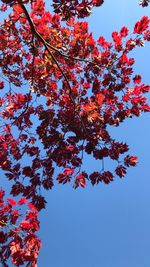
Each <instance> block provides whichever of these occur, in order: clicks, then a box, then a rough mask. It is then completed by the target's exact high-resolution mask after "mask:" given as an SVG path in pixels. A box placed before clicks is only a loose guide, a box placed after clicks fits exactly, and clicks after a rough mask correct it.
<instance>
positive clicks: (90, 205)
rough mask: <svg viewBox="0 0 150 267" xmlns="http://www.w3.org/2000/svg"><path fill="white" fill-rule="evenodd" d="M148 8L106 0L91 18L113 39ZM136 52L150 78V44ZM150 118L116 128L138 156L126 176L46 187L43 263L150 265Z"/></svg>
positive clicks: (96, 29) (98, 31) (140, 69)
mask: <svg viewBox="0 0 150 267" xmlns="http://www.w3.org/2000/svg"><path fill="white" fill-rule="evenodd" d="M149 14H150V7H149V8H146V9H143V8H141V7H139V6H138V0H132V1H131V0H126V1H123V0H122V1H118V0H113V1H112V0H105V3H104V5H103V6H102V7H101V8H97V9H94V11H93V14H92V16H91V17H90V18H89V19H88V21H89V27H90V30H91V31H92V32H93V34H94V36H95V37H96V38H97V37H98V36H100V35H104V36H105V37H106V38H107V39H108V40H111V39H110V38H111V32H112V31H114V30H119V29H120V28H121V27H122V26H127V27H129V29H131V30H132V29H133V26H134V23H135V22H136V21H137V20H139V19H140V18H141V17H142V16H143V15H149ZM134 55H135V58H136V65H135V71H136V73H139V74H142V76H143V82H145V83H150V75H149V62H150V44H149V45H148V44H147V45H146V47H144V48H143V49H142V48H141V49H138V50H137V52H136V53H135V54H134ZM149 120H150V115H149V114H144V115H142V116H141V117H140V118H137V119H136V118H135V119H132V120H127V121H126V122H125V123H123V124H122V125H121V126H120V127H119V128H115V129H114V130H113V131H112V134H113V136H114V137H116V138H118V139H119V140H122V141H126V142H127V143H128V144H129V146H130V152H131V154H136V155H138V157H139V161H140V162H139V165H138V166H137V167H136V168H131V169H130V170H129V171H128V174H127V175H126V178H124V179H116V180H115V181H114V182H113V183H111V184H109V185H104V184H99V185H98V186H96V187H92V186H89V187H87V188H86V189H82V188H81V189H77V190H73V189H72V187H71V185H65V186H61V185H60V186H56V187H55V188H54V189H53V190H52V191H50V192H47V194H46V195H47V200H48V204H47V209H46V210H45V211H42V213H41V215H40V218H41V230H40V237H41V238H42V242H43V249H42V250H41V254H40V257H39V263H38V266H39V267H43V266H53V267H149V266H150V253H149V250H150V204H149V203H150V175H149V173H150V142H149V130H150V126H149ZM95 164H97V162H95ZM95 166H96V165H95ZM85 168H88V169H90V168H94V165H93V162H92V163H91V162H90V161H89V160H88V159H87V160H86V163H85Z"/></svg>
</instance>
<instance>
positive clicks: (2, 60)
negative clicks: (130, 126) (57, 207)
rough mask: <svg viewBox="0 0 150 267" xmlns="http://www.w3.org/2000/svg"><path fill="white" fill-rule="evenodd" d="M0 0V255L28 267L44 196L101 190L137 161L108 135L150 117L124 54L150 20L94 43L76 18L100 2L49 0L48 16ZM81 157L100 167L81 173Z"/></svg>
mask: <svg viewBox="0 0 150 267" xmlns="http://www.w3.org/2000/svg"><path fill="white" fill-rule="evenodd" d="M1 2H2V3H1V8H0V10H1V12H2V14H3V15H4V20H3V22H2V23H1V28H0V37H1V44H0V66H1V76H0V90H1V95H0V116H1V120H0V122H1V125H0V129H1V130H0V167H1V170H2V171H3V175H4V176H5V177H6V178H7V179H8V180H9V181H11V184H12V187H11V192H10V194H11V195H12V197H11V198H8V199H6V200H4V195H5V192H4V190H3V188H2V189H1V191H0V227H1V231H0V240H1V241H0V242H1V244H2V246H1V249H0V258H1V262H2V264H3V266H9V265H8V261H9V260H10V258H11V260H12V263H13V264H14V265H15V266H21V265H23V264H24V263H25V264H26V266H36V262H37V257H38V253H39V249H40V247H41V241H40V240H39V238H38V237H37V235H36V231H38V229H39V221H38V211H40V210H41V209H43V208H45V206H46V200H45V197H44V190H50V189H52V188H53V186H54V185H55V186H56V185H57V184H58V183H60V184H66V183H69V182H70V183H71V184H72V186H73V188H75V189H76V188H78V187H80V186H81V187H86V186H87V185H88V184H89V183H91V184H92V185H96V184H99V183H101V182H103V183H105V184H109V183H110V182H112V181H113V180H114V179H115V177H120V178H122V177H124V176H125V175H126V173H127V169H128V167H131V166H136V164H137V162H138V159H137V156H136V155H132V154H130V152H129V146H128V144H126V143H125V142H124V143H123V142H119V141H118V140H115V139H114V138H112V136H111V134H110V131H109V129H110V127H118V126H119V125H120V124H121V123H123V122H124V121H125V120H126V119H127V118H133V117H139V116H140V115H141V114H142V113H144V112H149V111H150V106H149V104H148V101H147V97H146V95H147V93H148V92H149V91H150V85H148V84H145V83H143V81H142V77H141V75H140V74H139V73H135V72H134V62H135V60H134V58H133V56H132V51H134V49H136V48H137V47H141V48H143V47H144V44H145V43H146V42H148V41H150V19H149V18H148V17H147V16H143V17H142V18H141V19H140V20H139V21H137V22H136V23H135V25H134V27H133V30H132V31H131V32H129V30H128V28H127V27H126V26H123V27H122V28H121V29H120V31H119V32H117V31H114V32H113V33H112V41H111V42H108V41H107V40H106V39H105V38H104V37H103V36H99V38H98V39H97V40H95V39H94V37H93V35H92V33H91V32H89V29H88V22H87V21H86V20H83V18H85V17H87V16H89V15H90V14H91V11H92V9H93V7H100V6H101V5H102V4H105V3H104V1H101V0H93V1H88V0H87V1H85V0H84V1H78V0H74V1H67V0H64V1H60V0H54V1H53V3H52V7H53V12H52V13H51V12H50V11H47V9H46V8H45V2H44V1H43V0H38V1H34V0H31V1H28V0H24V1H23V0H22V1H21V0H15V1H14V0H9V1H8V0H5V1H4V0H3V1H1ZM139 4H140V5H142V6H143V7H146V6H148V4H149V1H146V0H145V1H140V3H139ZM86 155H88V156H90V157H91V158H92V159H95V160H98V161H99V162H100V165H99V166H100V167H99V169H97V170H95V171H94V172H91V173H88V172H87V171H86V170H85V169H83V167H82V165H83V162H84V158H85V157H86ZM106 160H112V161H114V162H115V167H114V170H112V169H106V167H105V161H106ZM14 197H17V198H16V199H17V200H14V199H13V198H14ZM20 209H21V210H22V212H20ZM22 214H23V215H22Z"/></svg>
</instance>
